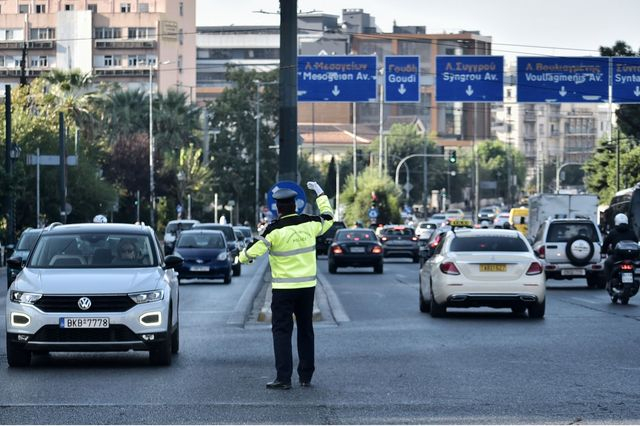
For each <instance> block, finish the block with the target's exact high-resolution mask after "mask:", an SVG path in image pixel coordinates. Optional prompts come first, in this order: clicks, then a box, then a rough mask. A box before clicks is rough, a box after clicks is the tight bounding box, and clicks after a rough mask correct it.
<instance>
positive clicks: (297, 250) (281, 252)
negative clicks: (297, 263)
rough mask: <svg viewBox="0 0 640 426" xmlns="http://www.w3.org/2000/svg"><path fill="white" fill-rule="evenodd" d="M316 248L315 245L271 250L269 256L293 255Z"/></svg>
mask: <svg viewBox="0 0 640 426" xmlns="http://www.w3.org/2000/svg"><path fill="white" fill-rule="evenodd" d="M315 249H316V246H311V247H305V248H300V249H295V250H287V251H272V252H271V253H270V254H271V256H295V255H297V254H301V253H309V252H312V251H314V250H315Z"/></svg>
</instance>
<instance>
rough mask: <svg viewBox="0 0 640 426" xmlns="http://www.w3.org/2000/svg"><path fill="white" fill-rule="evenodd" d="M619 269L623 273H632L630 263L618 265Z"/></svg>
mask: <svg viewBox="0 0 640 426" xmlns="http://www.w3.org/2000/svg"><path fill="white" fill-rule="evenodd" d="M620 269H622V270H623V271H633V265H632V264H630V263H623V264H622V265H620Z"/></svg>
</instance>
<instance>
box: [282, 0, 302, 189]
mask: <svg viewBox="0 0 640 426" xmlns="http://www.w3.org/2000/svg"><path fill="white" fill-rule="evenodd" d="M297 13H298V2H297V0H280V88H279V89H280V107H279V108H280V111H279V116H280V137H279V141H278V143H279V145H280V158H279V167H278V172H279V180H289V181H294V182H297V181H298V106H297V105H298V99H297V97H298V82H297V69H298V66H297V61H298V50H297V47H298V15H297Z"/></svg>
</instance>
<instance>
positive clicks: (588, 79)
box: [517, 56, 609, 103]
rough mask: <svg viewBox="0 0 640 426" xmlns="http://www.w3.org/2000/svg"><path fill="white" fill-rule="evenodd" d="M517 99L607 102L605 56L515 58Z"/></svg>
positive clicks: (530, 100)
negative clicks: (516, 65) (516, 64)
mask: <svg viewBox="0 0 640 426" xmlns="http://www.w3.org/2000/svg"><path fill="white" fill-rule="evenodd" d="M517 89H518V102H572V103H574V102H608V101H609V58H604V57H544V58H541V57H527V56H524V57H523V56H521V57H518V84H517Z"/></svg>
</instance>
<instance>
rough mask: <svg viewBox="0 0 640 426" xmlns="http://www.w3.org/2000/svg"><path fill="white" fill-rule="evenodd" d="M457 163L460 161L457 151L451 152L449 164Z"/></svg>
mask: <svg viewBox="0 0 640 426" xmlns="http://www.w3.org/2000/svg"><path fill="white" fill-rule="evenodd" d="M456 161H458V159H457V158H456V152H455V151H449V162H450V163H451V164H455V163H456Z"/></svg>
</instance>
